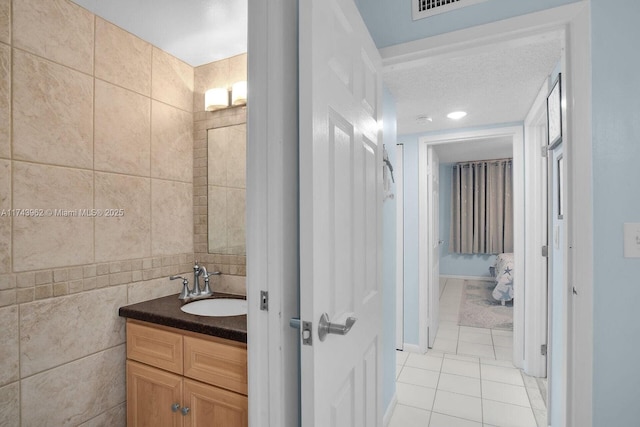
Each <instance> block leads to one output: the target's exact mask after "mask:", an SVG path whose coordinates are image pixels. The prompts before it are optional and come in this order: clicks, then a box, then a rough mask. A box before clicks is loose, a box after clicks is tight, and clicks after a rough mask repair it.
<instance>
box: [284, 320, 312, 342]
mask: <svg viewBox="0 0 640 427" xmlns="http://www.w3.org/2000/svg"><path fill="white" fill-rule="evenodd" d="M300 324H302V330H301V331H300V334H301V335H302V344H303V345H312V344H313V339H312V338H311V335H312V332H311V331H312V330H313V328H312V326H313V325H312V324H311V322H301V321H300V319H299V318H297V317H292V318H291V319H289V326H291V327H292V328H295V329H300Z"/></svg>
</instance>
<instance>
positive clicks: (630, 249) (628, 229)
mask: <svg viewBox="0 0 640 427" xmlns="http://www.w3.org/2000/svg"><path fill="white" fill-rule="evenodd" d="M624 257H625V258H640V223H631V222H627V223H625V224H624Z"/></svg>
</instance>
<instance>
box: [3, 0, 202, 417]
mask: <svg viewBox="0 0 640 427" xmlns="http://www.w3.org/2000/svg"><path fill="white" fill-rule="evenodd" d="M12 8H13V10H12ZM193 88H194V69H193V68H192V67H191V66H189V65H187V64H185V63H183V62H181V61H179V60H177V59H176V58H173V57H171V56H170V55H168V54H167V53H165V52H163V51H161V50H159V49H157V48H154V47H153V46H151V45H150V44H148V43H146V42H144V41H142V40H140V39H138V38H137V37H135V36H133V35H131V34H129V33H127V32H126V31H123V30H121V29H119V28H118V27H116V26H114V25H112V24H110V23H108V22H106V21H104V20H102V19H100V18H97V17H96V16H94V15H93V14H91V13H89V12H87V11H86V10H84V9H82V8H81V7H78V6H77V5H75V4H74V3H72V2H70V1H68V0H47V1H42V0H13V1H11V0H0V210H4V215H3V214H2V212H0V325H2V328H0V343H1V344H0V425H2V426H4V425H7V426H19V425H23V426H40V425H55V426H63V425H74V426H75V425H84V426H102V425H109V426H124V425H125V424H126V421H125V405H124V401H125V365H124V360H125V345H124V342H125V336H124V321H123V319H121V318H120V317H119V316H118V314H117V312H118V307H120V306H122V305H125V304H128V303H133V302H139V301H143V300H147V299H151V298H156V297H160V296H164V295H169V294H175V293H177V292H179V290H180V283H177V282H171V281H169V280H168V276H169V275H171V274H177V273H184V272H189V271H191V265H192V264H191V263H192V261H193V256H194V253H193V249H194V239H193V230H194V223H193V219H194V216H193V213H194V208H193V189H194V188H193V172H192V171H193V159H194V156H193V152H194V147H193V141H194V139H193V126H194V121H193V110H192V108H193ZM10 208H13V209H40V210H41V211H33V212H34V213H35V214H36V216H33V215H30V216H25V215H19V216H16V215H12V214H8V213H7V210H8V209H10ZM108 208H113V209H122V210H123V215H120V216H113V217H106V216H72V215H71V214H73V213H74V212H77V211H76V209H86V210H88V211H87V212H90V210H91V209H108ZM49 209H51V210H52V212H53V210H55V209H58V210H59V212H58V213H59V214H58V215H50V214H48V212H49V211H48V210H49ZM63 211H64V213H66V214H67V215H66V216H63V215H61V214H62V213H63ZM113 213H115V214H116V215H118V212H117V211H113Z"/></svg>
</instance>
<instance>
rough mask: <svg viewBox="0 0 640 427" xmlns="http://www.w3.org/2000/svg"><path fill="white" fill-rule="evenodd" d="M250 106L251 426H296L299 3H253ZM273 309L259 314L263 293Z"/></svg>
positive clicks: (263, 0) (279, 0) (282, 0)
mask: <svg viewBox="0 0 640 427" xmlns="http://www.w3.org/2000/svg"><path fill="white" fill-rule="evenodd" d="M248 36H249V37H248V58H247V59H248V64H247V65H248V66H247V69H248V86H249V93H250V95H249V99H248V101H247V258H248V259H249V260H250V262H248V263H247V302H248V306H249V308H248V315H247V349H248V375H249V395H251V399H249V425H250V426H251V427H260V426H279V427H280V426H282V427H295V426H298V423H299V417H298V415H299V405H300V395H299V392H298V386H299V375H300V374H299V357H298V356H299V354H298V339H299V338H298V331H297V330H295V329H292V328H291V327H290V326H289V319H290V318H292V317H298V316H299V308H298V304H299V280H300V279H299V263H298V255H299V250H298V241H299V239H298V208H299V203H298V86H297V82H298V2H297V0H259V1H251V5H250V7H249V32H248ZM261 291H267V292H268V298H269V300H268V302H269V310H268V311H262V310H260V299H261V298H260V292H261Z"/></svg>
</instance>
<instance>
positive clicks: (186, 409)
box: [182, 406, 190, 416]
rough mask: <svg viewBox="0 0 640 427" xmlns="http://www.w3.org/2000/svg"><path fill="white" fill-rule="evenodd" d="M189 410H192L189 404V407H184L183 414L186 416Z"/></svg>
mask: <svg viewBox="0 0 640 427" xmlns="http://www.w3.org/2000/svg"><path fill="white" fill-rule="evenodd" d="M189 411H190V409H189V407H188V406H187V407H185V408H182V415H185V416H186V415H187V414H188V413H189Z"/></svg>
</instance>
